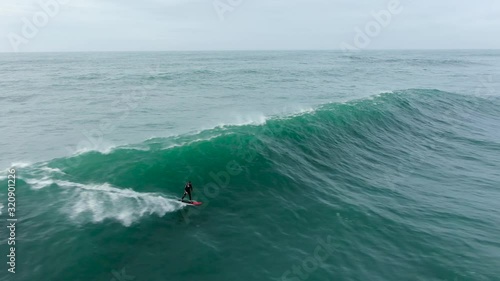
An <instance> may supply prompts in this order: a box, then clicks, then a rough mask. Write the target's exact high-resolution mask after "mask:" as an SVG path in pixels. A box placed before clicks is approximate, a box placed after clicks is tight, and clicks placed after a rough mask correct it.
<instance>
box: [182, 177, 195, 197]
mask: <svg viewBox="0 0 500 281" xmlns="http://www.w3.org/2000/svg"><path fill="white" fill-rule="evenodd" d="M192 191H193V185H192V184H191V181H188V182H187V183H186V186H184V195H182V199H181V201H183V200H184V197H186V194H187V195H189V201H190V202H193V200H192V199H191V192H192Z"/></svg>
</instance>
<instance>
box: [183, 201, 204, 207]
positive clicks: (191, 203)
mask: <svg viewBox="0 0 500 281" xmlns="http://www.w3.org/2000/svg"><path fill="white" fill-rule="evenodd" d="M179 201H181V202H182V203H186V204H188V205H192V206H200V205H201V204H203V202H198V201H193V202H189V201H185V200H180V199H179Z"/></svg>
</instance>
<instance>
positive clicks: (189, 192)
mask: <svg viewBox="0 0 500 281" xmlns="http://www.w3.org/2000/svg"><path fill="white" fill-rule="evenodd" d="M187 194H189V201H193V200H191V191H188V193H187Z"/></svg>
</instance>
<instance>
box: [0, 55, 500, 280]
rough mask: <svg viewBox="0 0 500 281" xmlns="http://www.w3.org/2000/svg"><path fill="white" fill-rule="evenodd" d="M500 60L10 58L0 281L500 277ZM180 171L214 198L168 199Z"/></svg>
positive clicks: (5, 81) (4, 79)
mask: <svg viewBox="0 0 500 281" xmlns="http://www.w3.org/2000/svg"><path fill="white" fill-rule="evenodd" d="M499 70H500V52H498V51H453V52H445V51H439V52H437V51H411V52H396V51H392V52H388V51H387V52H385V51H384V52H382V51H379V52H363V53H355V54H343V53H340V52H222V53H92V54H78V53H74V54H16V55H6V54H2V55H1V56H0V74H1V76H0V88H1V89H2V93H1V95H2V105H4V106H3V108H4V110H3V113H2V128H3V129H2V132H3V136H4V137H3V138H2V139H1V140H0V141H1V146H0V153H2V157H1V163H2V168H8V167H14V168H15V169H16V171H17V176H18V180H17V182H16V186H17V204H18V205H17V216H18V219H19V221H18V223H17V228H16V231H17V244H16V245H17V252H16V258H17V259H16V274H15V275H12V274H10V273H7V266H6V261H7V258H6V255H7V254H8V249H7V246H6V242H7V240H6V237H7V236H6V235H7V234H6V233H7V231H5V227H4V226H2V228H3V229H4V230H3V231H2V232H1V235H2V237H1V244H2V245H1V246H0V252H1V253H0V257H3V258H1V259H2V260H3V262H2V264H4V265H3V266H2V267H0V269H1V270H2V272H1V273H0V280H54V281H57V280H75V281H76V280H81V281H87V280H103V281H108V280H110V281H111V280H116V281H125V280H137V281H141V280H144V281H146V280H204V281H211V280H294V281H297V280H436V281H437V280H449V281H461V280H498V278H499V277H498V276H500V242H499V241H500V240H499V237H500V209H499V202H500V98H499V96H500V92H499V90H500V87H499V86H500V77H499V75H498V74H499ZM6 175H7V171H6V170H4V171H3V175H2V176H1V177H0V186H3V187H2V188H1V189H0V196H1V197H0V198H3V199H2V201H1V203H2V209H1V212H2V214H1V215H0V222H1V224H2V225H3V224H5V225H7V223H6V219H7V216H6V212H7V210H6V205H7V199H6V198H7V197H6V196H7V194H6V190H7V180H6V178H5V176H6ZM187 180H191V181H192V182H193V185H194V197H195V198H196V199H197V200H201V201H203V202H204V205H203V206H202V207H199V208H195V207H189V206H185V205H182V204H180V202H178V201H177V200H176V198H178V197H179V196H180V195H182V191H183V184H184V182H185V181H187Z"/></svg>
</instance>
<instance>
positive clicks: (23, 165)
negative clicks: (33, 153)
mask: <svg viewBox="0 0 500 281" xmlns="http://www.w3.org/2000/svg"><path fill="white" fill-rule="evenodd" d="M30 165H31V163H30V162H15V163H12V164H11V165H10V166H11V167H14V168H26V167H28V166H30Z"/></svg>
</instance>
